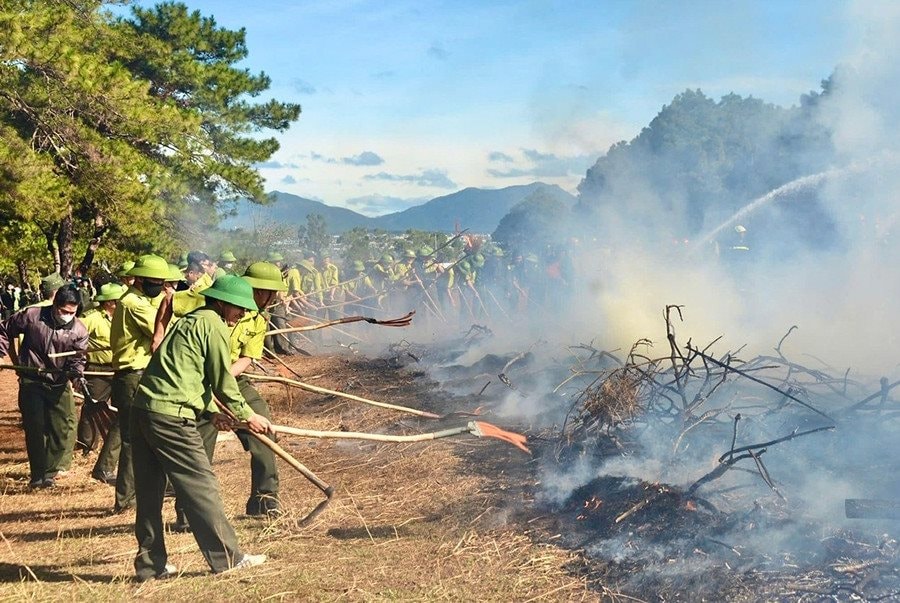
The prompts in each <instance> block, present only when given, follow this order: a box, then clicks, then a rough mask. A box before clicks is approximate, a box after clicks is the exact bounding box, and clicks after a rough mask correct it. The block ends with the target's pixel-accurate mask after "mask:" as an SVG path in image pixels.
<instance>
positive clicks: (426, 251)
mask: <svg viewBox="0 0 900 603" xmlns="http://www.w3.org/2000/svg"><path fill="white" fill-rule="evenodd" d="M418 255H419V257H420V258H427V257H430V256H432V255H434V249H432V248H431V247H429V246H428V245H423V246H422V247H420V248H419V253H418Z"/></svg>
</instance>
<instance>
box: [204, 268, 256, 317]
mask: <svg viewBox="0 0 900 603" xmlns="http://www.w3.org/2000/svg"><path fill="white" fill-rule="evenodd" d="M200 295H204V296H206V297H209V298H212V299H218V300H219V301H223V302H225V303H227V304H231V305H232V306H237V307H238V308H244V309H245V310H253V311H257V310H259V308H257V307H256V302H255V301H253V286H252V285H250V283H248V282H247V281H245V280H244V279H243V278H241V277H239V276H234V275H233V274H226V275H225V276H221V277H219V278H217V279H216V281H215V282H214V283H213V284H212V287H208V288H206V289H204V290H203V291H201V292H200Z"/></svg>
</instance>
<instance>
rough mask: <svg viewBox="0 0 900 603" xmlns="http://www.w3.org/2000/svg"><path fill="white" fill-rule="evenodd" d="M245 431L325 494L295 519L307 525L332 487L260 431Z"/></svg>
mask: <svg viewBox="0 0 900 603" xmlns="http://www.w3.org/2000/svg"><path fill="white" fill-rule="evenodd" d="M216 405H217V406H218V407H219V410H221V411H222V412H223V413H225V414H226V415H227V416H228V417H229V418H230V419H231V420H232V421H234V422H235V423H240V422H239V421H238V419H237V417H235V416H234V413H233V412H231V409H230V408H228V407H227V406H225V405H224V404H222V403H221V402H219V401H218V400H216ZM247 433H249V434H250V437H253V438H255V439H256V440H258V441H259V442H260V443H261V444H263V445H264V446H266V447H268V448H269V449H270V450H271V451H272V452H273V453H275V454H276V455H277V456H278V457H279V458H281V459H282V460H283V461H285V462H286V463H287V464H288V465H290V466H291V467H293V468H294V469H296V470H297V471H298V472H299V473H300V474H301V475H302V476H303V477H305V478H306V479H308V480H309V481H310V482H312V484H313V485H314V486H315V487H316V488H318V489H319V490H321V491H322V493H323V494H324V495H325V500H323V501H322V502H320V503H319V504H318V505H316V506H315V508H314V509H313V510H312V511H310V512H309V514H308V515H307V516H306V517H304V518H303V519H300V520H299V521H297V525H298V526H304V525H307V524H309V523H310V522H312V521H313V520H314V519H315V518H316V517H318V516H319V514H320V513H321V512H322V511H323V510H325V507H326V506H328V503H330V502H331V499H332V498H333V497H334V487H332V486H329V485H328V484H327V483H325V481H323V480H322V478H320V477H319V476H318V475H316V474H315V473H313V472H312V471H311V470H310V469H309V468H308V467H307V466H306V465H304V464H303V463H301V462H300V461H298V460H297V459H296V458H294V457H293V456H292V455H291V453H289V452H288V451H287V450H285V449H284V448H282V447H281V446H279V445H278V444H277V443H276V442H274V441H272V440H270V439H269V438H267V437H266V436H264V435H262V434H260V433H256V432H255V431H250V430H249V429H248V430H247Z"/></svg>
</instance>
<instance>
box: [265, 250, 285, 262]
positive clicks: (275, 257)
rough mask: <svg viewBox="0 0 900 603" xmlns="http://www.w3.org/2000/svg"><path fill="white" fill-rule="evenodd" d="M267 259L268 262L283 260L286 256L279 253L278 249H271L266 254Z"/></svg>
mask: <svg viewBox="0 0 900 603" xmlns="http://www.w3.org/2000/svg"><path fill="white" fill-rule="evenodd" d="M266 261H267V262H283V261H284V256H283V255H281V254H280V253H278V252H277V251H270V252H269V253H268V254H266Z"/></svg>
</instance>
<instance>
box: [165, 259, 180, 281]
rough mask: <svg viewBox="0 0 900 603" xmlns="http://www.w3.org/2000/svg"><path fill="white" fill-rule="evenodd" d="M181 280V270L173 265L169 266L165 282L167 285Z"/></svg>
mask: <svg viewBox="0 0 900 603" xmlns="http://www.w3.org/2000/svg"><path fill="white" fill-rule="evenodd" d="M183 280H184V273H182V272H181V268H179V267H178V266H176V265H175V264H169V276H168V277H167V278H166V281H167V282H169V283H177V282H178V281H183Z"/></svg>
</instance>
